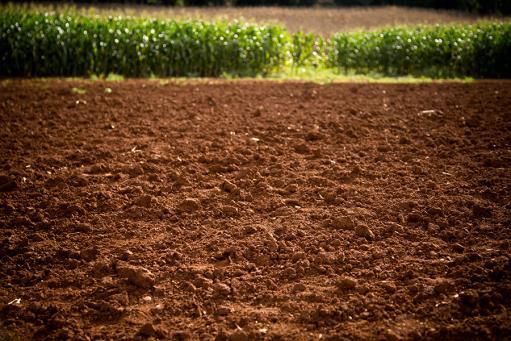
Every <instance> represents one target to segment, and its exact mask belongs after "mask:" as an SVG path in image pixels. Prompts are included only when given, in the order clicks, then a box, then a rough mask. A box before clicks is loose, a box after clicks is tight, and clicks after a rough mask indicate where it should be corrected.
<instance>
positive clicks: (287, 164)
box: [0, 80, 511, 340]
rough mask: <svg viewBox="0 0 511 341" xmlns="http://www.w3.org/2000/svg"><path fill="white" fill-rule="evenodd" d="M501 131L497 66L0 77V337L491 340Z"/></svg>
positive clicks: (505, 216)
mask: <svg viewBox="0 0 511 341" xmlns="http://www.w3.org/2000/svg"><path fill="white" fill-rule="evenodd" d="M73 88H74V89H73ZM510 148H511V82H509V81H504V82H492V81H486V82H474V83H469V84H462V83H432V84H415V85H414V84H392V85H389V84H387V85H383V84H331V85H318V84H312V83H276V82H266V81H265V82H255V81H254V82H227V81H226V82H215V83H211V84H208V83H205V82H197V83H183V84H179V83H167V84H166V83H164V82H159V81H147V80H127V81H122V82H101V81H96V82H92V81H63V80H51V81H42V80H38V81H30V80H16V81H4V82H3V83H2V85H1V87H0V167H1V174H2V175H1V176H0V190H1V192H0V321H1V322H0V339H2V340H4V339H5V340H26V339H51V340H53V339H74V340H91V339H97V340H99V339H102V340H104V339H115V340H123V339H125V340H132V339H143V338H154V339H158V338H168V339H192V340H194V339H205V340H210V339H215V338H216V339H218V340H229V339H230V340H253V339H284V340H287V339H300V340H318V339H325V340H338V339H343V338H347V339H364V340H366V339H386V340H399V339H434V340H440V339H442V340H445V339H454V340H460V339H484V340H487V339H506V338H509V336H510V335H511V317H510V315H509V314H510V309H511V255H510V252H511V245H510V242H511V216H510V212H511V204H510V203H511V192H510V186H511V171H510V166H511V149H510Z"/></svg>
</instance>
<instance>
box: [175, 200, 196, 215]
mask: <svg viewBox="0 0 511 341" xmlns="http://www.w3.org/2000/svg"><path fill="white" fill-rule="evenodd" d="M200 207H201V205H200V202H199V200H197V199H192V198H188V199H185V200H183V201H181V202H180V203H179V205H178V206H177V209H178V211H180V212H187V213H192V212H195V211H197V210H198V209H200Z"/></svg>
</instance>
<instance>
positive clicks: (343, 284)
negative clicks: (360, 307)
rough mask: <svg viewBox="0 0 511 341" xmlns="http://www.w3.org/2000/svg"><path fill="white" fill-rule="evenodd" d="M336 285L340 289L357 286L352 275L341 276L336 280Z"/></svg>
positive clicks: (349, 288)
mask: <svg viewBox="0 0 511 341" xmlns="http://www.w3.org/2000/svg"><path fill="white" fill-rule="evenodd" d="M336 285H337V288H338V289H340V290H351V289H355V287H356V286H357V280H356V279H354V278H352V277H342V278H340V279H338V280H337V282H336Z"/></svg>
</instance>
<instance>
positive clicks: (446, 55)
mask: <svg viewBox="0 0 511 341" xmlns="http://www.w3.org/2000/svg"><path fill="white" fill-rule="evenodd" d="M510 56H511V25H510V24H509V23H506V24H502V23H485V24H477V25H459V26H434V27H415V28H390V29H384V30H379V31H372V32H360V33H341V34H337V35H335V36H334V37H332V39H331V49H330V55H329V58H328V61H329V63H330V65H331V66H334V67H338V68H339V69H342V70H344V71H346V70H355V71H356V72H358V73H367V72H378V73H382V74H385V75H419V76H430V77H453V76H474V77H485V78H488V77H490V78H506V77H510V76H511V58H510Z"/></svg>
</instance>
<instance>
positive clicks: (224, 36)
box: [0, 7, 511, 78]
mask: <svg viewBox="0 0 511 341" xmlns="http://www.w3.org/2000/svg"><path fill="white" fill-rule="evenodd" d="M509 56H511V23H496V22H488V23H480V24H475V25H454V26H430V27H428V26H419V27H408V28H406V27H404V28H386V29H381V30H377V31H371V32H351V33H339V34H337V35H334V36H332V37H331V38H330V39H324V38H322V37H318V36H315V35H313V34H304V33H296V34H290V33H289V32H288V31H287V30H285V29H284V28H282V27H281V26H278V25H257V24H247V23H244V22H239V21H234V22H227V21H222V22H214V23H210V22H202V21H176V20H154V19H143V18H127V17H98V16H86V15H82V14H78V13H72V12H69V13H49V12H38V11H31V10H26V9H20V8H16V7H4V8H1V9H0V64H1V68H0V76H4V77H5V76H7V77H18V76H37V77H51V76H59V77H63V76H64V77H76V76H90V75H108V74H118V75H122V76H126V77H148V76H154V77H218V76H222V75H224V76H225V75H227V76H230V77H238V76H251V77H254V76H267V75H270V74H281V73H282V72H288V71H289V70H291V71H290V73H292V74H300V73H307V72H309V73H311V72H312V73H313V72H316V71H317V72H323V73H324V72H325V70H328V73H335V74H344V75H346V74H379V75H383V76H407V75H412V76H416V77H421V76H427V77H431V78H451V77H462V78H463V77H474V78H510V76H511V58H510V57H509ZM303 70H307V71H305V72H304V71H303Z"/></svg>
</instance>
